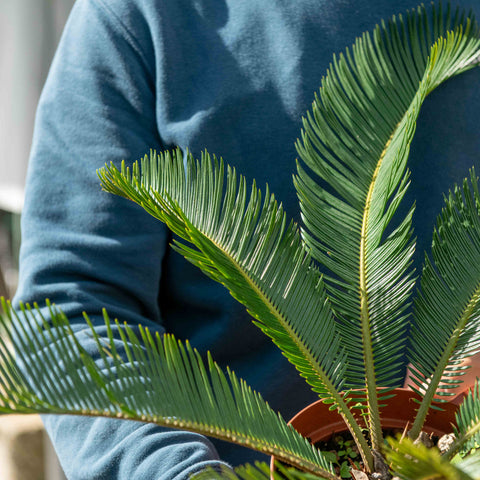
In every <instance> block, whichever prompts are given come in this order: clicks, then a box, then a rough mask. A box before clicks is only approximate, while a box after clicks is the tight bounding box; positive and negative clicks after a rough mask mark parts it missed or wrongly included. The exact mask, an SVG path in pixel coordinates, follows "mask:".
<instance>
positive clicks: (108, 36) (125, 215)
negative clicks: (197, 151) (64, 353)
mask: <svg viewBox="0 0 480 480" xmlns="http://www.w3.org/2000/svg"><path fill="white" fill-rule="evenodd" d="M133 3H134V2H133ZM134 13H135V12H134V10H133V9H132V15H133V14H134ZM141 34H142V35H143V36H144V37H148V32H147V31H146V28H145V30H144V31H142V32H141ZM143 47H144V46H143V45H141V44H140V43H139V42H138V41H136V39H135V37H134V36H133V35H132V32H129V31H128V30H127V29H126V28H125V27H124V25H123V23H122V22H121V19H120V18H118V17H117V16H116V15H115V12H113V11H111V10H110V9H109V7H108V4H107V3H106V2H102V1H101V0H79V1H78V2H77V4H76V6H75V7H74V10H73V12H72V15H71V18H70V20H69V22H68V24H67V27H66V30H65V33H64V36H63V38H62V41H61V45H60V47H59V50H58V52H57V55H56V57H55V59H54V62H53V65H52V69H51V72H50V75H49V77H48V80H47V83H46V86H45V89H44V92H43V94H42V98H41V101H40V105H39V107H38V113H37V120H36V126H35V135H34V141H33V146H32V154H31V159H30V165H29V172H28V183H27V189H26V203H25V209H24V212H23V220H22V222H23V224H22V230H23V242H22V250H21V267H20V268H21V271H20V285H19V289H18V291H17V294H16V298H15V303H16V304H17V305H18V302H19V301H23V302H31V303H32V302H34V301H35V302H38V303H40V304H41V303H42V301H43V300H44V299H45V298H49V299H50V300H51V301H52V302H54V303H55V304H56V305H57V306H59V307H60V308H61V309H62V310H63V311H64V312H65V313H66V314H67V316H68V317H69V319H70V320H71V322H72V324H73V326H74V329H75V330H76V331H77V332H79V335H80V338H83V346H84V347H85V348H86V349H87V350H88V351H90V353H94V351H95V350H94V344H93V341H92V340H91V339H90V340H89V336H88V335H84V334H83V333H82V330H83V329H85V323H84V321H83V319H82V312H83V311H86V312H87V313H88V314H89V316H90V317H91V318H92V320H93V321H94V323H95V322H98V323H97V325H100V323H102V320H101V319H102V315H101V309H102V308H103V307H105V308H106V309H107V311H108V312H109V315H110V317H111V318H115V317H118V318H119V319H120V320H122V321H128V322H129V323H130V324H131V325H136V324H139V323H142V324H144V325H148V326H149V327H150V328H151V329H157V330H160V331H162V330H161V319H160V314H159V309H158V303H157V298H158V290H159V285H160V276H161V273H162V272H161V264H162V258H163V255H164V253H165V250H166V248H167V231H166V229H165V227H164V226H163V225H162V224H160V222H158V221H156V220H154V219H153V218H152V217H150V216H149V215H147V214H146V213H144V212H143V211H142V210H141V209H140V208H139V207H138V206H136V205H134V204H133V203H132V202H128V201H126V200H124V199H121V198H118V197H115V196H113V195H110V194H107V193H105V192H102V191H101V189H100V185H99V180H98V178H97V176H96V169H98V168H100V167H102V166H103V165H104V164H105V163H106V162H110V161H114V162H116V163H117V164H118V162H119V161H121V160H122V159H125V160H127V161H132V160H135V159H138V158H140V157H141V156H143V155H144V154H145V153H147V152H148V150H149V149H150V148H161V147H162V145H161V141H160V137H159V133H158V131H157V127H156V119H155V87H154V85H155V83H154V82H155V71H154V70H155V69H154V62H153V59H152V58H149V55H153V53H152V52H146V51H144V50H143ZM152 50H153V48H152ZM150 60H151V61H150ZM99 331H101V329H100V327H99ZM44 421H45V425H46V427H47V430H48V432H49V434H50V436H51V438H52V440H53V443H54V445H55V448H56V450H57V452H58V454H59V457H60V461H61V463H62V466H63V468H64V470H65V472H66V475H67V477H68V479H69V480H87V479H88V480H91V479H93V478H102V479H105V480H107V479H111V480H126V479H132V478H135V479H142V480H153V479H155V480H159V479H186V478H188V476H189V474H190V473H192V472H195V471H198V470H200V469H202V468H204V467H205V466H206V465H215V464H217V463H218V461H219V460H218V456H217V453H216V451H215V450H214V448H213V446H212V444H211V443H210V442H209V441H208V440H207V439H206V438H204V437H202V436H200V435H195V434H191V433H188V432H175V431H166V430H164V429H161V428H157V427H155V426H152V425H143V424H140V423H134V422H127V421H118V420H107V419H91V418H78V417H66V416H46V417H45V418H44Z"/></svg>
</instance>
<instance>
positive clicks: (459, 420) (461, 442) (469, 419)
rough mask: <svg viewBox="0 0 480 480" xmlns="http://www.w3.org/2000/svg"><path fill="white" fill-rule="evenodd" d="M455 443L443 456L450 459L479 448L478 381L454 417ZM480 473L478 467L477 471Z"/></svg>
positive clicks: (479, 408)
mask: <svg viewBox="0 0 480 480" xmlns="http://www.w3.org/2000/svg"><path fill="white" fill-rule="evenodd" d="M455 419H456V424H457V426H456V427H454V430H453V431H454V433H455V437H456V439H455V442H454V444H453V445H452V446H451V447H450V448H449V450H448V452H447V453H446V454H445V455H446V456H447V457H448V458H452V457H453V455H455V454H456V453H457V452H460V453H461V454H462V455H465V454H467V453H468V452H470V451H471V450H472V449H478V448H479V447H480V389H479V385H478V380H477V382H476V383H475V386H474V388H473V389H472V390H470V391H469V392H468V394H467V396H466V397H465V399H464V401H463V402H462V404H461V405H460V407H459V408H458V411H457V413H456V415H455ZM478 471H479V472H480V467H479V469H478Z"/></svg>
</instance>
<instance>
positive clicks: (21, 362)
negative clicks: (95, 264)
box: [0, 302, 336, 479]
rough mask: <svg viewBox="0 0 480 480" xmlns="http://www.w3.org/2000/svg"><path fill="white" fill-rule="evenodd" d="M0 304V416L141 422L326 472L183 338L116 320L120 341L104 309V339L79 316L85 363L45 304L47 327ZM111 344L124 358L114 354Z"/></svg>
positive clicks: (65, 326) (307, 448) (64, 324)
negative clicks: (89, 346) (1, 332)
mask: <svg viewBox="0 0 480 480" xmlns="http://www.w3.org/2000/svg"><path fill="white" fill-rule="evenodd" d="M3 307H4V309H5V311H6V312H7V314H6V316H5V317H3V319H2V321H1V322H2V323H1V326H2V327H3V326H8V329H9V330H8V331H9V333H8V334H6V336H3V337H2V338H0V413H54V414H63V413H68V414H77V415H94V416H105V417H111V418H122V419H128V420H138V421H143V422H151V423H155V424H158V425H161V426H166V427H174V428H179V429H183V430H190V431H196V432H198V433H203V434H205V435H209V436H212V437H216V438H220V439H223V440H226V441H230V442H235V443H237V444H241V445H244V446H246V447H249V448H253V449H255V450H258V451H262V452H264V453H266V454H269V455H275V456H276V457H278V458H279V459H282V460H283V461H284V462H287V463H290V464H293V465H295V466H296V467H298V468H300V469H303V470H306V471H310V472H313V473H315V474H316V475H319V476H320V478H327V479H335V478H336V477H335V475H334V474H333V473H331V467H330V465H329V462H328V461H326V460H325V459H324V458H323V457H322V454H321V453H320V452H319V451H317V450H316V449H314V448H313V447H312V446H311V445H310V444H309V442H308V441H307V440H306V439H305V438H303V437H302V436H301V435H300V434H298V433H297V432H296V431H295V430H294V429H293V428H292V427H291V426H289V425H287V423H286V422H285V421H284V420H283V419H282V418H281V416H279V415H278V414H277V413H275V412H274V411H273V410H272V409H271V408H270V407H269V406H268V404H267V403H266V402H265V401H264V400H263V399H262V397H261V396H260V395H259V394H258V393H256V392H254V391H252V390H251V389H250V388H249V387H248V386H247V385H246V384H245V382H243V381H242V380H240V379H238V378H237V377H236V375H235V374H234V373H233V372H231V371H230V370H227V373H226V374H224V373H223V372H222V370H221V369H220V368H219V367H218V365H217V364H216V363H215V362H214V361H213V360H212V358H211V357H210V356H208V364H207V365H205V364H204V363H203V361H202V359H201V357H200V355H199V354H198V352H196V351H195V350H194V349H192V347H191V346H190V345H189V344H188V342H187V343H185V344H184V343H182V342H180V341H177V340H176V339H175V338H174V337H173V336H172V335H165V336H160V335H159V334H157V335H155V336H154V335H152V334H151V333H150V332H149V330H148V329H146V328H142V327H139V329H138V334H135V333H134V332H133V330H132V329H131V328H129V327H128V326H126V325H120V324H119V323H118V322H116V326H117V330H118V332H119V335H120V338H114V335H113V330H112V328H111V324H110V320H109V318H108V315H107V314H106V313H105V315H104V317H105V318H104V319H105V324H106V327H107V332H108V335H107V336H108V338H101V337H99V336H98V334H97V333H96V332H95V329H94V327H93V325H92V324H91V323H90V321H89V319H88V317H86V321H87V323H88V324H89V326H90V329H91V336H92V338H93V340H94V341H95V342H96V344H97V347H98V354H99V360H98V361H97V362H96V363H95V362H94V360H93V359H92V358H91V357H90V356H89V355H88V354H87V353H86V352H85V350H84V349H83V348H82V347H81V345H80V344H79V342H78V340H77V339H76V337H75V335H74V333H73V331H72V329H71V327H70V325H69V323H68V320H67V319H66V318H65V316H64V314H63V313H62V312H61V311H59V310H58V309H56V308H55V307H52V306H50V309H49V310H50V311H49V321H48V323H47V321H46V320H43V321H41V322H40V323H39V322H37V321H35V318H34V316H38V315H40V313H39V312H40V311H39V310H34V311H32V310H30V309H28V308H26V309H24V310H23V313H22V315H18V314H16V313H15V312H13V311H12V309H11V307H10V305H7V304H6V303H5V302H3ZM7 319H8V320H7ZM6 323H8V325H5V324H6ZM119 341H120V344H121V345H122V348H124V349H125V350H124V351H125V357H126V358H125V359H122V358H121V357H120V355H119V354H118V353H117V348H118V345H119ZM9 344H11V347H12V348H13V350H14V351H15V352H16V356H14V355H15V354H13V353H12V352H11V348H10V347H9ZM59 359H60V360H61V361H60V362H59Z"/></svg>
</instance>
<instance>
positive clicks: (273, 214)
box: [100, 150, 371, 463]
mask: <svg viewBox="0 0 480 480" xmlns="http://www.w3.org/2000/svg"><path fill="white" fill-rule="evenodd" d="M100 178H101V180H102V186H103V188H104V189H105V190H106V191H109V192H112V193H116V194H118V195H122V196H124V197H126V198H129V199H130V200H133V201H135V202H137V203H139V204H140V205H142V207H143V208H145V210H146V211H147V212H149V213H150V214H152V215H153V216H154V217H156V218H158V219H159V220H161V221H163V222H165V223H166V224H167V225H168V226H169V227H170V228H171V230H172V231H173V232H174V233H176V234H177V235H178V236H180V237H181V238H182V239H184V240H187V241H189V242H191V243H192V244H194V245H195V247H196V249H192V248H191V247H188V246H187V245H184V244H181V243H179V242H176V243H175V246H176V249H177V250H178V251H179V252H180V253H182V254H183V255H184V256H185V257H186V258H187V259H188V260H190V261H191V262H192V263H194V264H195V265H197V266H198V267H199V268H201V269H202V270H203V271H204V272H205V273H207V274H208V275H209V276H210V277H212V278H213V279H215V280H217V281H219V282H220V283H222V284H223V285H225V286H226V287H227V288H228V289H229V290H230V292H231V294H232V295H233V296H234V297H235V298H236V299H237V300H238V301H240V302H241V303H242V304H244V305H245V306H246V307H247V309H248V311H249V312H250V314H251V315H252V316H253V317H254V318H255V324H256V325H257V326H259V327H260V328H261V329H262V330H263V331H264V332H265V333H266V334H267V335H269V336H270V337H271V338H272V339H273V341H274V342H275V343H276V344H277V346H278V347H279V348H280V349H281V350H282V351H283V353H284V354H285V356H286V357H287V358H288V359H289V360H290V361H291V362H292V363H293V364H294V365H295V366H296V367H297V369H298V370H299V371H300V373H301V374H302V376H303V377H305V379H306V381H307V382H308V383H309V384H310V385H311V386H312V387H313V389H314V391H316V392H317V393H319V394H320V396H321V397H322V398H324V399H325V400H327V401H330V402H332V403H333V404H335V405H336V406H337V407H338V409H339V412H340V413H341V415H342V416H343V417H344V418H345V421H346V423H347V425H348V426H349V428H350V430H351V432H352V434H353V436H354V438H355V439H356V441H357V442H358V443H359V444H361V445H362V447H363V448H362V449H361V451H362V452H363V454H364V455H368V453H365V452H368V447H367V444H366V441H365V439H364V438H363V435H362V433H361V429H360V427H359V426H358V424H357V422H356V420H355V418H354V416H353V414H352V412H351V411H350V410H349V409H348V406H347V405H346V403H345V401H344V399H343V394H342V393H341V390H342V388H343V380H342V379H343V378H344V372H345V368H346V359H345V355H344V353H343V350H342V347H341V344H340V337H339V336H338V334H337V330H336V325H335V322H334V319H333V316H332V313H331V309H330V304H329V302H328V300H327V299H326V295H325V291H324V287H323V283H322V281H321V277H320V274H319V272H318V270H317V269H316V267H315V266H314V265H313V263H312V261H311V259H310V256H309V255H308V253H307V252H306V251H305V249H304V247H303V244H302V242H301V239H300V236H299V234H298V230H297V227H296V225H295V224H293V223H290V225H289V226H286V218H285V213H284V212H283V209H282V207H281V206H279V205H278V204H277V202H276V201H275V198H274V197H273V195H269V193H268V191H267V193H266V195H265V200H264V201H263V205H262V199H261V194H260V192H259V190H258V189H257V188H256V186H255V185H253V186H252V189H251V193H250V197H249V200H248V202H247V190H246V185H245V180H244V178H243V177H240V178H239V179H237V175H236V172H235V170H234V169H231V168H230V167H229V168H228V169H227V174H226V176H225V175H224V167H223V162H222V161H221V160H220V161H217V160H216V159H214V161H213V162H212V161H211V159H210V157H209V155H208V154H207V153H205V154H204V156H203V158H202V161H201V162H195V161H194V159H193V158H192V157H191V155H188V159H187V165H186V172H185V166H184V161H183V154H182V152H181V151H180V150H176V151H174V152H172V153H165V154H160V155H158V156H157V155H156V154H152V155H151V158H150V159H147V158H145V159H144V160H143V161H142V162H141V166H139V164H138V163H137V162H136V163H135V164H134V166H133V172H132V173H130V170H129V169H128V168H125V166H124V165H122V169H121V171H119V170H118V169H117V168H116V167H115V166H113V165H111V166H110V167H108V168H104V169H103V170H101V171H100ZM312 340H313V341H312ZM365 461H367V462H368V463H371V459H369V458H365Z"/></svg>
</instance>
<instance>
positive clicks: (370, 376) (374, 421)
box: [359, 140, 390, 451]
mask: <svg viewBox="0 0 480 480" xmlns="http://www.w3.org/2000/svg"><path fill="white" fill-rule="evenodd" d="M389 144H390V140H389V141H388V142H387V144H386V146H385V149H384V151H383V152H382V155H381V157H380V161H379V162H378V165H377V168H376V169H375V172H374V173H373V177H372V181H371V182H370V188H369V190H368V195H367V199H366V202H365V210H364V213H363V221H362V233H361V240H360V266H359V271H360V279H359V280H360V285H359V287H360V322H361V329H362V340H363V357H364V360H365V385H366V389H367V403H368V423H369V428H370V436H371V441H372V449H373V450H378V451H380V449H381V446H382V444H383V435H382V426H381V425H380V410H379V407H378V397H377V382H376V379H375V361H374V358H373V346H372V336H371V333H370V312H369V310H368V293H367V288H368V287H367V267H366V257H367V252H366V250H367V245H366V244H367V238H366V237H367V228H368V217H369V213H370V207H371V201H372V196H373V191H374V188H375V182H376V180H377V177H378V172H379V170H380V166H381V165H382V161H383V158H384V156H385V152H386V150H387V148H388V146H389Z"/></svg>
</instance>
